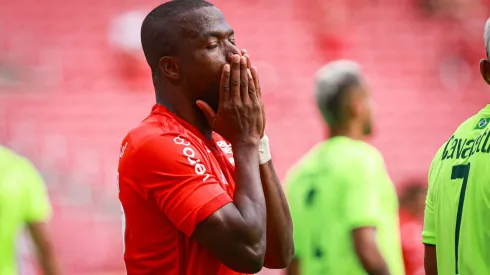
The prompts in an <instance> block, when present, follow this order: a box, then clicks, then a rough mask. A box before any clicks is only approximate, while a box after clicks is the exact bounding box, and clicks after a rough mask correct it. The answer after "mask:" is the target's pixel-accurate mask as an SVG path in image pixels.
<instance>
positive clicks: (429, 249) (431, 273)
mask: <svg viewBox="0 0 490 275" xmlns="http://www.w3.org/2000/svg"><path fill="white" fill-rule="evenodd" d="M424 248H425V253H424V254H425V255H424V268H425V274H426V275H437V253H436V246H435V245H428V244H424Z"/></svg>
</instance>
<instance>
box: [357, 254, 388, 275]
mask: <svg viewBox="0 0 490 275" xmlns="http://www.w3.org/2000/svg"><path fill="white" fill-rule="evenodd" d="M358 256H359V258H360V260H361V263H362V266H363V267H364V269H365V270H366V272H367V273H368V274H369V275H390V271H389V269H388V266H387V265H386V262H385V260H384V259H383V257H382V256H381V253H379V251H378V249H377V248H376V249H372V250H370V251H364V252H363V253H362V254H360V255H358Z"/></svg>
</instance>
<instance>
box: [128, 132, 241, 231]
mask: <svg viewBox="0 0 490 275" xmlns="http://www.w3.org/2000/svg"><path fill="white" fill-rule="evenodd" d="M202 147H203V146H200V145H198V144H193V143H192V142H191V141H189V139H187V138H185V137H183V136H180V135H179V134H164V135H160V136H156V137H153V138H151V139H150V140H147V141H145V142H144V144H142V146H140V147H138V148H135V152H134V159H133V164H134V169H135V175H136V182H137V183H138V185H139V188H141V189H142V192H143V193H144V195H145V196H146V197H148V198H151V199H153V200H155V202H156V204H157V205H158V207H159V209H160V211H162V212H163V213H164V214H165V215H166V216H167V217H168V218H169V220H170V221H171V222H172V223H173V224H174V225H175V226H176V227H177V228H178V229H179V230H180V231H182V232H183V233H184V234H186V235H187V236H190V235H192V233H193V232H194V230H195V228H196V225H197V224H199V223H200V222H201V221H203V220H205V219H206V218H207V217H208V216H210V215H211V214H212V213H214V212H215V211H217V210H218V209H219V208H221V207H223V206H224V205H225V204H227V203H229V202H231V201H232V199H231V198H230V196H229V195H228V194H227V193H226V191H225V190H224V189H223V188H222V187H221V185H220V184H219V182H218V180H217V178H216V176H215V175H213V174H212V172H211V169H210V164H209V157H207V156H206V155H205V154H208V153H207V151H206V149H205V148H202Z"/></svg>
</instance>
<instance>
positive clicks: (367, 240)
mask: <svg viewBox="0 0 490 275" xmlns="http://www.w3.org/2000/svg"><path fill="white" fill-rule="evenodd" d="M353 242H354V249H355V252H356V254H357V257H358V258H359V261H360V262H361V264H362V266H363V268H364V270H366V272H367V273H368V274H369V275H389V274H390V272H389V269H388V266H387V265H386V261H385V260H384V258H383V256H382V255H381V252H380V251H379V249H378V245H377V243H376V229H375V228H372V227H361V228H357V229H354V230H353Z"/></svg>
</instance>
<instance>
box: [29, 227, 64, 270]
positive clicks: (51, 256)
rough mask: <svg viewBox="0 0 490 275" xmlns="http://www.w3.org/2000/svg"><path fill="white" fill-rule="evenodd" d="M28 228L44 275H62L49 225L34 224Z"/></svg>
mask: <svg viewBox="0 0 490 275" xmlns="http://www.w3.org/2000/svg"><path fill="white" fill-rule="evenodd" d="M27 227H28V229H29V232H30V234H31V237H32V240H33V241H34V244H35V246H36V249H37V255H38V259H39V263H40V265H41V268H42V270H43V272H44V275H58V274H61V270H60V266H59V264H58V261H57V258H56V255H55V253H54V249H53V240H52V237H51V235H50V233H49V228H48V224H47V223H45V222H32V223H29V224H28V225H27Z"/></svg>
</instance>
